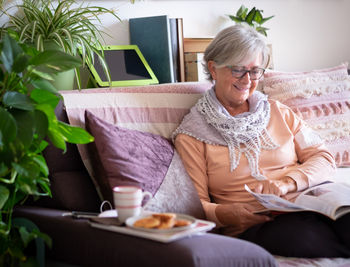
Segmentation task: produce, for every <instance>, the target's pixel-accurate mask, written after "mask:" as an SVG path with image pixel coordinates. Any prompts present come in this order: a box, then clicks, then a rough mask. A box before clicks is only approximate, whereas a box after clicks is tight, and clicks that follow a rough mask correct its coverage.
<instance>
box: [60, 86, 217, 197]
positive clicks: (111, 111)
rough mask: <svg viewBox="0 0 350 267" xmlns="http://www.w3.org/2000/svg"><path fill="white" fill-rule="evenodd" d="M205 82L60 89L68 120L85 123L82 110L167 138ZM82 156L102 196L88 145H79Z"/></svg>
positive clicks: (195, 98) (202, 89)
mask: <svg viewBox="0 0 350 267" xmlns="http://www.w3.org/2000/svg"><path fill="white" fill-rule="evenodd" d="M211 86H212V85H211V84H210V83H208V82H185V83H171V84H159V85H150V86H139V87H117V88H105V89H89V90H81V91H76V90H75V91H62V92H61V93H62V96H63V98H64V104H65V109H66V112H67V115H68V119H69V123H70V124H72V125H75V126H79V127H83V128H84V127H85V117H84V114H85V111H86V110H88V111H90V112H91V113H93V114H95V115H96V116H97V117H99V118H100V119H102V120H104V121H106V122H108V123H111V124H113V125H117V126H121V127H123V128H127V129H132V130H138V131H142V132H150V133H153V134H158V135H161V136H163V137H165V138H167V139H170V136H171V133H172V132H173V131H174V130H175V129H176V127H177V126H178V125H179V124H180V122H181V121H182V118H183V117H184V115H185V114H187V113H188V112H189V109H190V108H191V107H192V106H193V105H194V104H195V103H196V102H197V100H198V99H199V98H200V97H201V96H202V94H203V93H204V92H205V91H207V90H208V89H209V88H211ZM78 149H79V152H80V155H81V158H82V160H83V162H84V165H85V166H86V168H87V170H88V172H89V174H90V176H91V177H92V179H93V181H94V184H95V186H96V188H97V189H98V192H99V194H100V197H101V199H104V198H103V196H102V195H103V193H101V192H100V189H99V184H98V182H96V180H97V179H96V175H95V174H94V168H93V167H92V164H94V163H93V160H92V159H91V157H90V156H89V152H88V146H86V145H78Z"/></svg>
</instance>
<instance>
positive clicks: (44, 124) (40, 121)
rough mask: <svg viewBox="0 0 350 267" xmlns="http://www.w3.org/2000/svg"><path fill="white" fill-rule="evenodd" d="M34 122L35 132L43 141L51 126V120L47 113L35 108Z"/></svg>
mask: <svg viewBox="0 0 350 267" xmlns="http://www.w3.org/2000/svg"><path fill="white" fill-rule="evenodd" d="M34 122H35V133H36V134H37V139H38V140H39V141H41V140H42V139H44V138H45V137H46V135H47V131H48V128H49V122H48V120H47V117H46V114H45V113H44V112H42V111H41V110H35V111H34ZM40 151H42V150H40Z"/></svg>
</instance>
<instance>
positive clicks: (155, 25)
mask: <svg viewBox="0 0 350 267" xmlns="http://www.w3.org/2000/svg"><path fill="white" fill-rule="evenodd" d="M129 31H130V44H132V45H137V46H138V47H139V48H140V50H141V53H142V54H143V56H144V57H145V59H146V61H147V62H148V64H149V66H150V67H151V69H152V70H153V72H154V74H155V75H156V77H157V78H158V80H159V83H172V82H175V77H174V62H173V56H172V44H171V42H172V41H171V32H170V23H169V18H168V16H166V15H164V16H154V17H142V18H132V19H130V20H129Z"/></svg>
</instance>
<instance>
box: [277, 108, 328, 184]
mask: <svg viewBox="0 0 350 267" xmlns="http://www.w3.org/2000/svg"><path fill="white" fill-rule="evenodd" d="M284 116H285V121H286V122H287V124H288V125H289V127H290V130H291V131H292V133H293V135H294V144H295V152H296V154H297V157H298V162H299V165H298V167H297V168H295V169H294V170H291V171H290V172H289V173H287V174H286V175H287V176H289V177H291V178H292V179H294V180H295V181H296V183H297V188H298V189H297V190H298V191H301V190H304V189H307V188H308V187H310V186H314V185H316V184H319V183H322V182H324V181H326V180H329V179H331V178H332V177H333V175H334V171H335V161H334V157H333V156H332V154H331V153H330V152H329V151H328V149H327V148H326V146H325V144H324V142H323V140H322V139H321V137H320V136H319V135H318V134H317V133H316V132H315V131H314V130H312V129H311V128H310V127H309V126H308V125H307V124H306V123H305V122H304V121H303V120H302V119H300V118H299V117H298V116H297V115H296V114H295V113H294V112H293V111H292V110H291V109H289V108H286V109H285V113H284Z"/></svg>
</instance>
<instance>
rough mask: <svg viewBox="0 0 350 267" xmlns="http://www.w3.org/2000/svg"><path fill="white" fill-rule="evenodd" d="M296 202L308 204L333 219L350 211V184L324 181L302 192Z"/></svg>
mask: <svg viewBox="0 0 350 267" xmlns="http://www.w3.org/2000/svg"><path fill="white" fill-rule="evenodd" d="M295 204H297V205H300V206H307V207H308V208H310V209H312V210H316V211H318V212H320V213H322V214H324V215H327V216H329V217H330V218H332V219H334V220H335V219H337V218H339V217H340V216H341V215H344V214H345V213H347V212H350V186H349V185H347V184H344V183H324V184H321V185H317V186H314V187H312V188H310V189H307V190H305V191H304V192H302V193H301V194H300V195H299V196H298V197H297V198H296V199H295Z"/></svg>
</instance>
